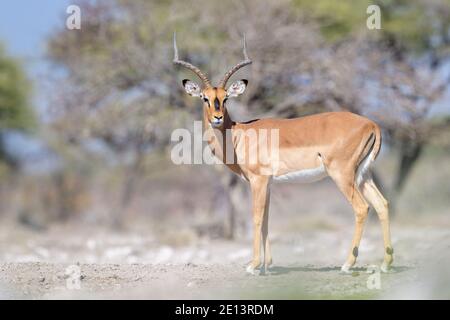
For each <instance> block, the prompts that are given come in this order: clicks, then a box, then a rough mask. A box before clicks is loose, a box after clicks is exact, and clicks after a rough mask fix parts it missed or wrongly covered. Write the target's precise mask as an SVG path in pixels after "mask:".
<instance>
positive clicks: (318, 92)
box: [0, 0, 450, 262]
mask: <svg viewBox="0 0 450 320" xmlns="http://www.w3.org/2000/svg"><path fill="white" fill-rule="evenodd" d="M69 4H76V5H78V6H79V7H80V9H81V30H69V29H67V28H66V19H67V17H68V16H69V14H68V13H66V9H67V6H68V5H69ZM370 4H377V5H379V6H380V8H381V29H380V30H369V29H368V28H367V27H366V20H367V18H368V17H369V15H368V14H367V13H366V9H367V7H368V6H369V5H370ZM174 31H176V32H177V40H178V48H179V50H180V58H181V59H183V60H187V61H190V62H192V63H194V64H196V65H198V66H199V67H200V68H201V69H202V70H204V71H205V72H206V73H207V74H208V75H209V76H210V77H211V78H212V79H213V82H214V81H217V80H218V79H220V78H221V77H222V75H223V73H224V72H225V71H226V70H227V69H228V68H229V67H230V66H232V65H234V64H235V63H237V62H238V61H240V59H241V54H242V51H241V39H242V35H243V33H244V32H245V34H246V37H247V45H248V53H249V56H250V57H251V59H252V60H253V64H252V65H251V67H249V68H246V70H242V71H240V72H239V73H238V74H237V75H235V76H234V77H235V78H247V79H249V87H248V90H247V92H246V94H245V95H243V96H242V98H240V99H238V100H234V101H233V102H231V101H230V104H229V111H230V113H231V115H232V118H233V119H234V120H237V121H246V120H250V119H253V118H262V117H284V118H290V117H298V116H303V115H308V114H313V113H318V112H325V111H331V110H333V111H336V110H349V111H351V112H355V113H358V114H362V115H364V116H367V117H369V118H370V119H372V120H374V121H376V122H377V123H378V124H379V125H380V126H381V128H382V130H383V142H384V144H383V149H382V154H381V156H380V157H379V158H378V161H377V162H376V165H375V168H374V175H375V178H376V180H377V181H378V183H379V185H380V186H381V188H382V190H383V191H384V194H385V195H386V197H387V198H388V199H389V201H390V204H391V217H392V221H393V234H394V247H396V246H395V241H401V238H402V237H400V238H399V236H397V235H400V234H402V233H401V232H402V228H417V230H418V231H417V234H418V235H420V234H421V232H424V230H428V229H425V228H426V227H430V228H432V229H430V230H440V232H441V231H442V232H444V233H439V236H441V235H442V234H444V236H445V237H446V238H445V239H448V234H449V233H448V230H449V226H450V220H449V213H450V212H449V205H450V200H449V199H450V161H449V160H450V148H449V147H450V92H449V90H448V87H449V84H450V59H449V58H450V1H448V0H432V1H426V0H397V1H395V0H384V1H382V0H378V1H376V0H374V1H366V0H347V1H333V0H315V1H306V0H292V1H287V0H282V1H275V0H273V1H267V0H265V1H256V0H249V1H226V2H225V1H212V0H210V1H198V0H189V1H156V0H153V1H144V0H133V1H131V0H113V1H104V0H98V1H94V0H93V1H70V2H68V1H56V0H46V1H40V2H39V3H37V2H36V3H34V2H29V1H23V0H18V1H10V2H8V3H2V4H1V5H0V230H1V231H0V239H1V244H0V246H1V252H0V258H2V260H3V261H30V260H31V261H42V260H45V261H63V262H64V261H69V260H71V259H74V258H73V257H77V258H76V259H78V261H85V262H97V261H124V259H126V260H125V261H127V262H148V261H151V262H154V261H162V262H167V261H169V262H170V261H176V262H177V261H181V262H185V261H191V260H195V261H197V260H198V261H215V260H214V259H216V260H218V261H220V259H222V257H221V255H222V254H223V252H227V254H228V253H229V251H227V250H224V251H223V252H222V251H220V250H218V251H217V252H218V253H214V252H210V251H215V250H211V247H207V248H206V249H205V247H202V250H203V251H202V250H200V249H199V250H196V251H195V250H194V251H189V252H190V253H186V252H188V251H186V252H184V251H183V252H184V253H183V254H184V255H181V254H179V252H178V251H177V250H181V249H177V248H185V247H186V246H188V247H189V246H190V247H193V248H198V247H199V246H201V244H202V243H203V244H204V243H206V244H208V243H209V244H210V245H211V244H212V243H216V244H217V245H218V246H219V244H220V245H223V246H225V247H226V246H228V245H232V244H235V243H238V244H239V243H243V244H242V245H236V248H248V249H250V246H249V243H250V242H249V241H248V239H249V236H250V233H249V231H250V230H251V229H250V228H251V224H250V223H251V219H250V217H251V215H250V199H249V192H248V190H247V186H246V185H245V184H244V183H243V182H242V181H241V180H240V179H239V180H238V178H237V177H235V176H232V175H231V174H230V173H228V172H227V171H226V170H225V169H223V168H222V167H214V166H207V165H182V166H177V165H174V164H173V163H172V162H171V160H170V150H171V147H172V146H173V144H172V143H171V142H170V135H171V132H172V130H174V129H176V128H188V129H192V127H193V121H194V120H200V119H201V103H200V102H199V101H197V100H196V99H192V98H190V97H189V96H187V95H186V94H185V93H184V91H183V90H182V86H181V80H182V79H184V78H189V79H192V80H195V81H197V80H198V79H196V77H195V75H193V74H192V73H189V72H187V71H186V70H183V69H181V68H175V67H174V66H173V65H172V57H173V49H172V42H171V41H172V33H173V32H174ZM372 222H373V223H372ZM369 224H370V226H372V225H373V226H374V227H373V228H375V229H376V231H374V234H375V235H376V236H374V238H375V239H376V243H377V246H379V247H380V248H378V247H377V249H380V250H375V249H374V252H376V253H378V254H379V258H380V259H381V257H382V251H381V249H382V246H381V232H380V230H379V227H378V224H377V223H376V221H375V219H374V221H369ZM370 226H369V228H370ZM309 230H318V231H324V232H334V234H336V237H337V238H336V239H339V241H341V240H340V239H341V238H342V252H345V251H346V250H347V245H348V244H349V243H350V240H349V239H350V237H351V233H352V230H353V214H352V212H351V208H350V206H349V205H348V204H347V203H346V201H345V200H344V197H343V196H342V195H341V194H340V193H339V192H338V190H337V188H336V187H335V186H334V185H333V184H332V182H331V181H329V180H325V181H322V182H319V183H316V184H313V185H296V184H287V185H277V186H276V187H275V188H274V190H273V195H272V203H271V233H272V235H273V238H274V241H275V248H276V241H277V239H280V240H279V241H283V240H281V239H283V238H285V239H286V237H288V236H286V235H287V234H290V233H292V234H298V233H300V234H302V233H303V234H305V233H307V232H309ZM408 230H409V229H408ZM414 230H416V229H414ZM368 232H369V234H370V229H369V231H368ZM405 232H407V231H405ZM110 235H111V236H110ZM70 239H75V240H73V241H71V240H70ZM114 239H115V240H114ZM124 239H125V240H124ZM108 241H109V242H108ZM205 241H206V242H205ZM210 241H213V242H210ZM214 241H215V242H214ZM240 241H241V242H240ZM296 241H297V240H296ZM298 241H303V242H301V243H302V246H300V247H298V246H297V247H296V248H300V249H298V252H297V253H299V254H300V253H302V252H304V251H305V250H307V252H308V250H309V249H308V248H307V247H305V246H306V244H305V243H308V239H303V240H298ZM317 241H318V240H317ZM327 241H328V240H327ZM329 241H330V242H329V243H330V245H332V244H333V243H334V240H329ZM418 242H420V240H419V241H418ZM296 243H297V244H298V242H296ZM339 243H340V242H339ZM363 243H364V240H363ZM411 243H417V241H416V240H415V239H414V237H412V240H411ZM102 245H104V246H105V247H104V248H103V247H101V246H102ZM144 245H145V246H147V247H145V246H144ZM143 246H144V247H145V248H147V249H146V250H143V249H139V248H143ZM368 247H369V246H368ZM405 247H408V245H407V244H405ZM69 248H70V249H73V255H71V254H68V253H67V252H68V251H67V250H68V249H69ZM74 248H75V249H74ZM99 248H100V249H99ZM151 248H153V249H152V250H154V251H152V253H151V254H150V253H149V252H150V251H151V250H150V249H151ZM305 248H306V249H305ZM338 248H339V249H340V248H341V245H340V244H339V245H338ZM103 249H104V250H103ZM107 249H108V250H109V251H108V250H107ZM95 250H100V251H95ZM105 250H106V251H105ZM140 250H141V251H140ZM183 250H184V249H183ZM205 250H206V251H205ZM208 250H209V251H208ZM233 250H234V249H233ZM236 250H237V249H236ZM275 250H276V249H274V251H275ZM328 250H329V252H331V253H333V252H334V251H333V250H334V249H333V247H332V246H331V247H328ZM367 250H369V249H367ZM144 251H145V252H144ZM233 252H234V253H235V256H231V257H230V259H231V260H233V261H234V260H236V259H243V260H245V259H246V258H249V257H250V254H251V253H250V251H249V250H247V249H246V251H242V252H241V251H239V250H238V251H233ZM275 252H276V251H275ZM294 252H295V250H294ZM286 254H287V255H288V253H286ZM180 257H182V258H180ZM276 258H277V256H276V254H275V259H276ZM338 258H340V259H341V260H342V259H343V258H344V253H343V254H341V255H340V256H339V255H336V259H338ZM158 259H159V260H158ZM294 260H295V259H294ZM296 260H301V258H298V259H296ZM238 261H240V260H238Z"/></svg>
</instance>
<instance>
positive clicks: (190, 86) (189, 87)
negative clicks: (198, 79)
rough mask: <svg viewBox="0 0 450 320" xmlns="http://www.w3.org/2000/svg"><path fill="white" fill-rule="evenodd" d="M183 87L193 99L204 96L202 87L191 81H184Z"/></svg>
mask: <svg viewBox="0 0 450 320" xmlns="http://www.w3.org/2000/svg"><path fill="white" fill-rule="evenodd" d="M183 87H184V90H186V92H187V93H188V94H189V95H191V96H193V97H200V96H201V95H202V90H201V89H200V86H199V85H198V84H196V83H195V82H193V81H191V80H188V79H184V80H183Z"/></svg>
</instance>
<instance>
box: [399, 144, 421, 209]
mask: <svg viewBox="0 0 450 320" xmlns="http://www.w3.org/2000/svg"><path fill="white" fill-rule="evenodd" d="M424 146H425V144H424V143H423V142H419V141H415V140H411V139H402V140H401V141H400V148H399V149H400V150H399V152H400V154H399V158H398V167H397V168H398V169H397V173H396V177H395V181H394V188H393V192H392V196H391V199H390V212H391V213H392V214H393V215H395V214H396V211H397V200H398V197H399V195H400V193H401V192H402V191H403V188H404V187H405V184H406V181H407V179H408V177H409V175H410V174H411V171H412V169H413V167H414V164H415V163H416V162H417V160H419V158H420V156H421V154H422V151H423V147H424Z"/></svg>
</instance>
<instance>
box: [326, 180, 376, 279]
mask: <svg viewBox="0 0 450 320" xmlns="http://www.w3.org/2000/svg"><path fill="white" fill-rule="evenodd" d="M329 174H330V176H331V178H332V179H333V180H334V182H336V185H337V186H338V188H339V189H340V190H341V192H342V193H343V194H344V196H345V197H346V198H347V200H348V201H349V202H350V204H351V205H352V208H353V211H354V213H355V232H354V235H353V240H352V244H351V247H350V253H349V255H348V257H347V260H346V261H345V263H344V265H343V266H342V268H341V271H342V272H349V270H350V268H351V267H352V266H353V265H354V264H355V263H356V258H357V257H358V248H359V244H360V242H361V237H362V233H363V229H364V223H365V221H366V219H367V214H368V212H369V205H368V203H367V201H366V200H365V199H364V197H363V196H362V194H361V192H360V191H359V190H358V188H357V187H356V184H355V179H354V174H351V173H349V174H342V173H339V172H336V173H335V174H333V172H331V173H330V172H329Z"/></svg>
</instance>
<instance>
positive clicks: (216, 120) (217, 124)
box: [211, 116, 223, 127]
mask: <svg viewBox="0 0 450 320" xmlns="http://www.w3.org/2000/svg"><path fill="white" fill-rule="evenodd" d="M222 124H223V116H214V117H213V119H212V121H211V125H212V126H213V127H220V126H221V125H222Z"/></svg>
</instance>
